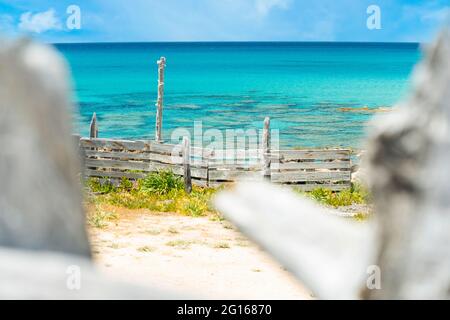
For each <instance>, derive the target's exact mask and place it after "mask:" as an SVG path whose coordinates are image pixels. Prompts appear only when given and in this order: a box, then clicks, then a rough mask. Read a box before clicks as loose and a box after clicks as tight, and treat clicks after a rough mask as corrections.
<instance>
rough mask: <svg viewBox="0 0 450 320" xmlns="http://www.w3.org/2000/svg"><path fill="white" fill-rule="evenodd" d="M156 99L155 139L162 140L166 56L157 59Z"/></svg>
mask: <svg viewBox="0 0 450 320" xmlns="http://www.w3.org/2000/svg"><path fill="white" fill-rule="evenodd" d="M157 64H158V100H157V101H156V126H155V141H156V142H162V135H161V129H162V112H163V98H164V68H165V66H166V58H164V57H161V58H160V59H159V60H158V61H157Z"/></svg>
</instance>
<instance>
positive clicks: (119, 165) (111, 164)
mask: <svg viewBox="0 0 450 320" xmlns="http://www.w3.org/2000/svg"><path fill="white" fill-rule="evenodd" d="M85 165H86V167H88V168H104V169H122V170H141V171H149V163H146V162H137V161H122V160H113V159H90V158H87V159H86V161H85Z"/></svg>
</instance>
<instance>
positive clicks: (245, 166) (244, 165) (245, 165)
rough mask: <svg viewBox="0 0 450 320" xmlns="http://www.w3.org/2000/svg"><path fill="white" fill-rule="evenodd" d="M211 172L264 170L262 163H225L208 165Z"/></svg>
mask: <svg viewBox="0 0 450 320" xmlns="http://www.w3.org/2000/svg"><path fill="white" fill-rule="evenodd" d="M208 167H209V169H210V170H218V169H220V170H246V171H261V170H262V169H263V164H262V163H251V164H249V163H233V164H223V163H214V162H212V163H211V162H210V163H208Z"/></svg>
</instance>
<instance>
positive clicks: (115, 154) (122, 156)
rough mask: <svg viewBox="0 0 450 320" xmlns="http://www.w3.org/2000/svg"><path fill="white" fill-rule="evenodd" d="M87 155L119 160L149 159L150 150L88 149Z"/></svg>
mask: <svg viewBox="0 0 450 320" xmlns="http://www.w3.org/2000/svg"><path fill="white" fill-rule="evenodd" d="M85 153H86V157H91V158H93V157H95V158H111V159H117V160H149V153H148V152H127V151H125V152H123V151H102V150H90V149H86V151H85Z"/></svg>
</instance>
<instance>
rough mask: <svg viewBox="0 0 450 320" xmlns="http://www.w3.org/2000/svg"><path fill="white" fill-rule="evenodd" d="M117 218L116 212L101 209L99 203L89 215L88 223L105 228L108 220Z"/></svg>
mask: <svg viewBox="0 0 450 320" xmlns="http://www.w3.org/2000/svg"><path fill="white" fill-rule="evenodd" d="M117 219H118V215H117V214H116V213H115V212H113V211H112V212H111V211H104V210H101V209H100V207H99V206H98V205H97V206H96V208H95V211H94V212H93V213H91V214H90V215H88V217H87V221H88V224H89V225H90V226H92V227H95V228H99V229H102V228H105V227H106V226H107V225H108V221H113V220H117Z"/></svg>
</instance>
